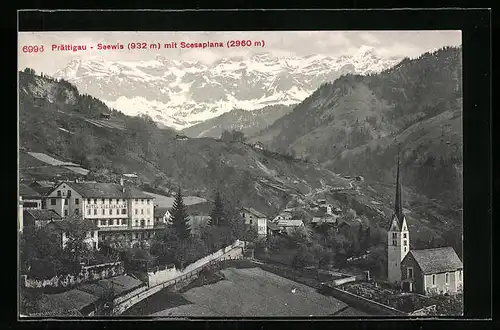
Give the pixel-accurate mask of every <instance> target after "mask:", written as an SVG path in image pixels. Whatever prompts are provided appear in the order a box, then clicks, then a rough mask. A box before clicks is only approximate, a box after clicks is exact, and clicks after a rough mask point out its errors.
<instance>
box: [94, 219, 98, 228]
mask: <svg viewBox="0 0 500 330" xmlns="http://www.w3.org/2000/svg"><path fill="white" fill-rule="evenodd" d="M98 224H99V220H97V219H96V220H94V225H95V226H96V227H97V225H98Z"/></svg>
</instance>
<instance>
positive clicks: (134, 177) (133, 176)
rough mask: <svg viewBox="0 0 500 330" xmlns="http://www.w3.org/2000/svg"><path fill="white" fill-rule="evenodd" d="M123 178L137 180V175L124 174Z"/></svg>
mask: <svg viewBox="0 0 500 330" xmlns="http://www.w3.org/2000/svg"><path fill="white" fill-rule="evenodd" d="M123 176H124V177H126V178H128V179H137V178H138V176H137V174H135V173H125V174H123Z"/></svg>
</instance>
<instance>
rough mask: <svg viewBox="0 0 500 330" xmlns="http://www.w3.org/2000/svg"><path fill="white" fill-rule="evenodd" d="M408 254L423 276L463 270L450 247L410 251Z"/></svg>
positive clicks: (460, 262)
mask: <svg viewBox="0 0 500 330" xmlns="http://www.w3.org/2000/svg"><path fill="white" fill-rule="evenodd" d="M409 254H411V255H412V256H413V258H414V259H415V261H416V262H417V263H418V265H419V267H420V269H421V270H422V272H423V273H424V274H434V273H443V272H448V271H455V270H457V269H461V268H463V265H462V261H460V258H459V257H458V255H457V254H456V252H455V250H454V249H453V248H452V247H450V246H447V247H442V248H435V249H425V250H410V252H409ZM405 259H406V257H405Z"/></svg>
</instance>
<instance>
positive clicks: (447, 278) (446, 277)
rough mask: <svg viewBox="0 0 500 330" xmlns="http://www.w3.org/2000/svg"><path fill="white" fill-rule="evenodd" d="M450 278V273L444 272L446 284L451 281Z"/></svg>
mask: <svg viewBox="0 0 500 330" xmlns="http://www.w3.org/2000/svg"><path fill="white" fill-rule="evenodd" d="M449 280H450V278H449V274H448V273H446V274H444V283H445V284H448V281H449Z"/></svg>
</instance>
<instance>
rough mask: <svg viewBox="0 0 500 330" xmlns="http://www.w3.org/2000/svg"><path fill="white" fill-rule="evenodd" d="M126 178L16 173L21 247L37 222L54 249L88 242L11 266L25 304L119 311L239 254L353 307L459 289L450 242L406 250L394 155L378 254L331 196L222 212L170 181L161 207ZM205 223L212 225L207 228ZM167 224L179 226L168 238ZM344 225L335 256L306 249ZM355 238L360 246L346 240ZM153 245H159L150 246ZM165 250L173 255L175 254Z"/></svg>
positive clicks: (433, 300)
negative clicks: (57, 257) (52, 260)
mask: <svg viewBox="0 0 500 330" xmlns="http://www.w3.org/2000/svg"><path fill="white" fill-rule="evenodd" d="M136 177H137V175H136V174H135V173H129V174H123V175H122V177H121V178H120V181H119V182H118V183H111V182H95V181H80V180H78V179H77V180H73V181H67V180H66V181H60V182H50V181H32V182H21V183H20V187H19V232H20V235H21V236H26V237H28V238H31V239H33V242H31V243H30V242H27V241H25V243H24V246H29V244H32V245H35V244H37V242H39V241H36V239H39V238H36V237H38V236H39V235H40V234H37V233H40V232H44V233H45V234H44V235H48V234H47V232H50V233H52V234H51V235H53V236H50V237H51V239H53V238H54V237H55V242H54V241H53V242H52V244H55V247H52V249H60V250H61V251H69V253H70V254H71V253H72V254H73V255H77V254H78V253H77V251H79V250H81V249H82V246H81V245H82V244H83V245H85V246H86V248H85V249H87V248H88V250H89V251H90V252H88V253H87V254H82V255H81V256H79V257H78V258H77V259H75V260H73V259H71V260H72V261H75V263H76V264H78V267H76V268H75V269H76V270H75V269H72V270H68V269H65V268H64V267H61V268H59V269H60V270H59V271H54V270H52V271H49V272H48V273H47V271H46V269H44V267H43V266H40V265H38V266H37V264H38V263H39V262H38V261H39V260H37V258H41V257H40V255H39V256H38V257H24V258H25V260H22V262H23V263H24V264H25V267H22V268H21V274H20V275H21V287H22V290H23V291H24V292H26V295H25V296H24V297H25V299H26V301H27V302H26V305H27V306H31V305H33V304H34V303H33V301H32V300H36V301H37V303H36V305H37V306H38V307H36V308H33V307H31V310H30V308H27V310H28V311H25V312H22V314H23V315H26V316H29V315H35V316H36V315H55V314H54V313H56V314H57V315H60V314H62V315H68V313H69V314H70V315H86V316H95V315H109V314H111V315H119V314H121V313H124V312H125V311H126V310H127V309H130V308H131V307H133V305H134V304H137V303H140V302H141V301H143V300H147V298H148V297H149V296H151V295H154V294H155V293H156V292H158V291H159V290H161V289H163V288H168V287H170V286H178V285H179V283H183V281H184V282H185V283H184V284H183V285H189V283H191V282H192V281H193V280H195V279H196V278H197V277H199V276H201V275H200V273H203V272H204V271H205V270H206V269H207V267H208V268H209V267H210V266H211V265H212V266H213V265H214V264H221V263H223V262H227V261H228V260H233V261H240V262H241V261H242V260H247V261H248V262H251V263H253V265H254V266H259V267H261V268H263V269H266V270H268V271H271V272H274V273H276V274H279V275H281V276H284V277H285V278H291V279H293V280H295V281H297V282H300V283H305V284H307V285H309V286H311V287H316V288H317V289H318V291H319V292H322V293H323V294H326V295H331V296H333V297H335V298H336V299H339V300H340V301H343V302H344V303H346V304H348V305H349V306H353V307H354V308H355V309H356V310H357V311H361V313H364V314H363V315H386V314H389V315H439V314H443V313H444V314H446V313H449V312H450V310H449V309H446V308H445V307H443V306H448V307H449V305H453V303H450V302H449V299H450V298H449V297H451V296H453V297H456V296H457V295H458V296H459V297H461V292H462V288H463V266H462V262H461V260H460V259H459V258H458V256H457V254H456V252H455V251H454V249H453V248H451V247H438V248H432V249H424V250H414V249H410V232H409V228H408V225H407V222H406V218H405V216H404V213H403V207H402V197H401V184H400V179H399V163H398V175H397V179H396V192H395V204H394V215H393V217H392V219H390V221H388V228H387V240H386V250H385V252H384V254H385V256H384V258H382V259H380V260H379V258H380V255H373V253H371V251H370V249H369V245H370V244H369V242H368V240H367V239H366V238H365V232H364V231H363V229H362V226H361V225H359V226H358V225H356V226H355V225H353V223H356V221H355V219H349V218H348V217H345V212H343V211H344V210H342V208H341V205H340V204H339V203H338V202H336V201H334V200H327V199H326V198H317V199H310V200H309V201H308V202H307V203H305V204H304V205H298V206H296V207H289V208H285V209H282V210H280V211H279V212H278V213H277V214H273V215H270V216H269V215H266V214H264V213H262V212H260V211H258V210H256V209H255V208H253V207H249V206H248V207H247V206H243V207H239V208H238V209H237V210H236V212H233V213H230V215H228V214H227V213H226V214H225V215H222V214H223V213H224V212H222V206H221V200H220V196H218V195H216V196H215V198H214V200H213V201H203V202H200V203H196V204H192V205H184V206H183V205H181V206H179V204H183V202H182V195H181V191H180V189H179V191H178V192H177V195H176V196H175V201H174V205H172V206H169V207H166V206H159V205H158V203H156V199H157V198H156V197H155V196H154V195H153V194H148V193H146V192H144V191H142V190H141V189H139V188H137V187H136V186H135V184H134V182H135V181H134V180H135V178H136ZM352 180H353V182H355V181H361V180H363V178H362V177H361V176H359V177H355V178H352ZM351 186H352V184H351ZM182 208H184V209H185V215H181V217H184V216H185V217H186V220H187V223H188V225H187V226H188V227H189V231H190V233H188V234H186V236H184V237H185V238H183V237H182V234H179V227H178V225H176V224H175V223H174V222H175V220H174V218H175V217H179V212H181V211H179V209H182ZM305 213H307V214H310V215H312V220H311V221H307V222H306V221H304V217H303V214H305ZM224 217H234V218H238V219H239V220H241V223H242V224H243V227H242V228H239V229H235V228H237V227H238V226H237V225H234V224H232V223H233V222H234V221H233V222H231V221H227V220H228V219H225V220H224V221H226V222H225V225H222V222H223V218H224ZM389 222H390V223H389ZM214 224H215V225H214ZM210 225H212V226H214V227H217V228H219V229H218V231H207V230H206V229H205V228H207V226H208V227H210ZM176 226H177V227H176ZM224 226H227V228H230V229H228V231H227V233H229V232H230V234H227V233H226V232H225V231H224V230H222V229H220V228H226V227H224ZM174 227H175V228H174ZM358 227H359V230H358ZM172 228H174V229H176V230H177V232H176V233H177V234H179V237H177V238H173V239H172V238H169V235H170V236H171V235H172V234H171V230H172ZM353 228H354V229H353ZM174 232H175V230H174ZM343 232H345V233H347V234H345V236H342V237H353V240H354V241H356V242H355V243H356V244H354V243H353V242H348V243H349V244H347V245H346V243H345V242H343V243H342V245H338V246H349V248H345V250H346V251H344V253H343V254H342V257H343V262H340V261H338V260H340V259H335V258H333V257H332V256H328V255H325V254H328V253H327V252H324V251H323V252H322V253H323V254H322V255H321V253H320V256H321V257H318V258H316V257H315V256H314V255H313V254H314V251H313V250H314V248H309V247H310V246H313V245H311V243H310V241H308V238H307V237H308V236H310V235H311V233H316V234H318V233H328V235H333V236H335V235H336V234H339V233H343ZM37 235H38V236H37ZM318 235H319V234H318ZM325 235H326V234H325ZM339 235H340V234H339ZM368 236H369V234H368ZM33 237H35V238H33ZM42 237H43V235H42ZM191 237H197V239H198V240H192V239H191ZM207 237H209V238H207ZM325 237H326V236H325ZM28 238H25V240H27V239H28ZM183 240H185V241H186V242H190V243H183ZM325 241H326V238H325ZM353 244H354V245H357V246H358V247H357V248H356V249H354V248H352V246H354V245H353ZM169 245H170V246H169ZM195 245H196V246H195ZM158 246H160V247H158ZM200 246H207V248H206V249H205V250H204V249H203V248H201V247H200ZM338 246H337V248H336V249H338ZM32 249H34V250H36V249H41V250H45V249H48V248H47V247H45V246H43V247H41V246H40V247H37V246H33V247H32ZM158 250H161V251H163V252H154V251H158ZM165 251H170V252H168V253H167V252H165ZM172 251H174V252H172ZM185 251H188V252H185ZM297 251H299V252H297ZM300 251H302V252H300ZM21 252H23V251H21ZM31 253H34V252H31ZM154 253H156V254H157V255H156V257H154V256H152V255H153V254H154ZM162 253H163V254H162ZM172 253H173V254H177V255H178V256H180V255H182V257H178V258H177V259H176V258H175V257H172V256H171V255H172ZM190 253H191V254H190ZM311 253H312V254H311ZM86 255H87V257H86ZM88 255H92V257H88ZM141 255H142V256H141ZM166 255H168V256H170V257H165V256H166ZM162 258H163V259H162ZM169 258H170V259H169ZM369 259H371V261H372V262H373V261H374V260H375V262H379V261H382V260H383V263H384V264H385V266H384V267H385V270H386V272H377V271H375V272H372V273H371V270H370V267H368V266H367V265H368V264H369V262H368V263H367V262H366V261H367V260H369ZM65 260H66V259H65ZM153 260H154V261H153ZM314 260H317V263H316V261H314ZM64 262H65V261H63V263H64ZM294 274H295V275H294ZM33 297H35V298H33ZM453 299H455V298H453ZM460 299H461V298H460ZM460 299H459V300H458V301H459V303H461V300H460ZM453 301H455V300H453ZM455 305H456V304H455ZM455 305H453V307H449V308H452V309H454V312H456V309H457V308H458V309H460V307H456V306H455ZM25 308H26V307H25ZM340 315H341V314H340ZM356 315H360V314H359V313H358V314H356Z"/></svg>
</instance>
